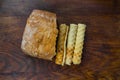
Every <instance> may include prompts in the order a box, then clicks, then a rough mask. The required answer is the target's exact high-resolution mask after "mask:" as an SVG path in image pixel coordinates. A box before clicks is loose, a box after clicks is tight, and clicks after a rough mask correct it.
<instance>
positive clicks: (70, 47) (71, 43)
mask: <svg viewBox="0 0 120 80" xmlns="http://www.w3.org/2000/svg"><path fill="white" fill-rule="evenodd" d="M76 34H77V25H76V24H70V29H69V33H68V39H67V54H66V61H65V63H66V64H67V65H71V63H72V56H73V53H74V48H75V41H76Z"/></svg>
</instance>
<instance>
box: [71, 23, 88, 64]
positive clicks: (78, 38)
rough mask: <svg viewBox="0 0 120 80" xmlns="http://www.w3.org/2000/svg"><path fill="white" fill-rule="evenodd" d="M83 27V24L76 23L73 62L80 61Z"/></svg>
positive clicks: (77, 62) (78, 62)
mask: <svg viewBox="0 0 120 80" xmlns="http://www.w3.org/2000/svg"><path fill="white" fill-rule="evenodd" d="M85 28H86V25H85V24H78V30H77V36H76V43H75V49H74V54H73V59H72V61H73V64H80V63H81V57H82V49H83V43H84V35H85Z"/></svg>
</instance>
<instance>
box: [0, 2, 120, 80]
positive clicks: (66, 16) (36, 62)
mask: <svg viewBox="0 0 120 80" xmlns="http://www.w3.org/2000/svg"><path fill="white" fill-rule="evenodd" d="M33 9H42V10H47V11H51V12H54V13H56V14H57V17H58V24H60V23H67V24H69V23H85V24H86V25H87V30H86V35H85V45H84V50H83V58H82V63H81V64H80V65H72V66H64V67H62V66H58V65H56V64H55V63H54V62H51V61H45V60H41V59H36V58H32V57H29V56H26V55H24V54H23V52H22V51H21V48H20V45H21V40H22V35H23V31H24V28H25V23H26V19H27V17H28V16H29V14H30V13H31V11H32V10H33ZM0 80H120V0H0Z"/></svg>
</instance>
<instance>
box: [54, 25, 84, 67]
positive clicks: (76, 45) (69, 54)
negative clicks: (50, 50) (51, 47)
mask: <svg viewBox="0 0 120 80" xmlns="http://www.w3.org/2000/svg"><path fill="white" fill-rule="evenodd" d="M85 28H86V25H85V24H81V23H79V24H70V26H67V25H66V24H61V25H60V27H59V35H58V42H57V53H56V60H55V63H56V64H59V65H64V64H66V65H71V64H75V65H76V64H80V63H81V58H82V49H83V44H84V36H85Z"/></svg>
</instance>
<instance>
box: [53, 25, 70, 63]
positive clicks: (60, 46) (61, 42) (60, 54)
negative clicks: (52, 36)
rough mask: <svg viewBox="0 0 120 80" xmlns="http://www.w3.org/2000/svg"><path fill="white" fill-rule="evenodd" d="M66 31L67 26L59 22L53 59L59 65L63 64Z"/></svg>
mask: <svg viewBox="0 0 120 80" xmlns="http://www.w3.org/2000/svg"><path fill="white" fill-rule="evenodd" d="M67 33H68V26H67V25H66V24H61V25H60V26H59V34H58V42H57V54H56V60H55V63H56V64H59V65H64V62H65V56H66V39H67Z"/></svg>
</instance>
